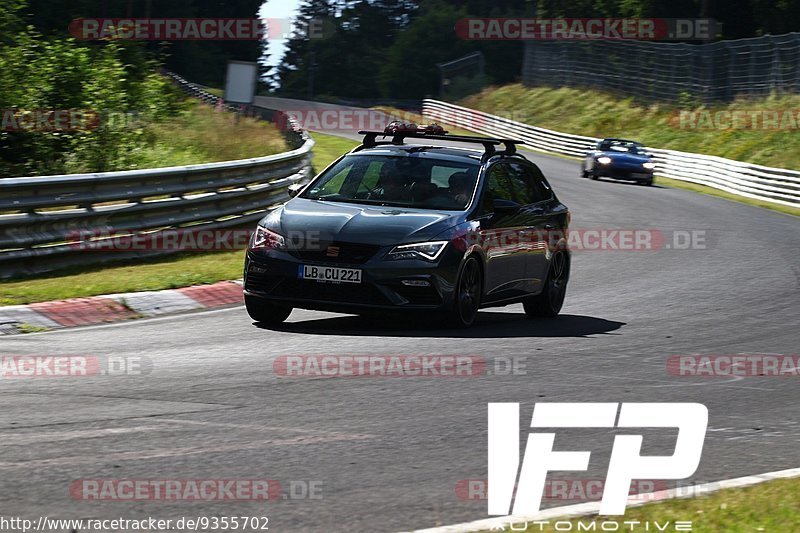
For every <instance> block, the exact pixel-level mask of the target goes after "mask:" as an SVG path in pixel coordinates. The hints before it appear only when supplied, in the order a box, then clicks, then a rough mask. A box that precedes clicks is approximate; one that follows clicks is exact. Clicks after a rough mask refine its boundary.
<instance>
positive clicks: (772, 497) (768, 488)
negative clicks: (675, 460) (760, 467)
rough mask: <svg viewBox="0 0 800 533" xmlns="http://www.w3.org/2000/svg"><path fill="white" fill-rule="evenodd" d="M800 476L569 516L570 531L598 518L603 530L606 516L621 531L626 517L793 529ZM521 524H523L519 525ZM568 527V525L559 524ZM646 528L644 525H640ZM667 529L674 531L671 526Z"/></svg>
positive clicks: (697, 528)
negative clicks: (615, 511)
mask: <svg viewBox="0 0 800 533" xmlns="http://www.w3.org/2000/svg"><path fill="white" fill-rule="evenodd" d="M798 494H800V479H784V480H777V481H769V482H766V483H762V484H759V485H754V486H752V487H747V488H743V489H730V490H724V491H719V492H715V493H712V494H710V495H707V496H701V497H697V498H691V499H680V500H667V501H664V502H659V503H651V504H647V505H643V506H641V507H629V508H628V509H627V511H626V512H625V515H624V516H620V517H596V516H593V517H585V518H581V519H574V520H569V521H570V522H572V529H571V531H578V525H577V524H578V522H579V521H580V522H581V523H582V524H584V525H589V524H590V523H591V522H593V521H597V522H598V524H597V526H596V527H597V529H596V531H601V527H600V523H602V521H603V520H609V519H611V520H612V521H616V522H619V523H620V531H622V530H623V529H625V527H626V526H625V525H624V524H622V522H623V521H631V520H639V521H641V522H644V521H650V527H651V530H654V529H655V526H654V525H653V522H654V521H658V523H659V524H662V526H663V524H664V523H665V522H667V521H670V523H671V524H674V523H675V521H688V520H691V521H692V531H694V532H695V533H707V532H708V533H710V532H718V531H726V532H734V533H745V532H748V533H749V532H758V531H765V532H776V533H777V532H781V533H783V532H786V533H788V532H790V531H800V500H799V499H798ZM550 522H551V523H550V524H549V525H548V526H544V527H542V529H540V527H539V525H533V524H531V525H530V526H529V527H528V529H527V531H530V532H533V531H536V532H539V531H546V532H552V531H555V529H554V528H553V524H554V523H555V520H551V521H550ZM519 527H521V526H519ZM560 527H561V528H562V529H563V530H567V528H566V526H565V525H562V526H560ZM625 530H626V531H627V529H625ZM638 530H639V531H644V526H643V525H641V526H639V529H638ZM667 530H668V531H674V528H673V527H669V528H668V529H667Z"/></svg>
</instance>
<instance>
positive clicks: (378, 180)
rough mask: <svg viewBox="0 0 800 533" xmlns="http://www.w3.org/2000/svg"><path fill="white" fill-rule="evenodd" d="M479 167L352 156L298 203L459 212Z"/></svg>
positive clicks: (408, 158) (421, 159)
mask: <svg viewBox="0 0 800 533" xmlns="http://www.w3.org/2000/svg"><path fill="white" fill-rule="evenodd" d="M479 168H480V167H479V165H478V164H476V163H471V162H466V161H449V160H445V159H432V158H427V157H415V156H376V155H357V154H353V155H348V156H346V157H344V158H343V159H342V160H341V161H339V162H338V163H337V164H336V165H334V166H333V167H331V168H330V169H328V170H327V171H326V172H325V173H323V174H322V175H321V176H319V178H317V180H316V181H315V182H314V183H313V184H312V185H311V187H310V188H308V189H307V190H306V191H305V193H304V194H303V195H302V198H308V199H310V200H325V201H329V202H352V203H364V204H375V205H391V206H397V207H413V208H417V209H445V210H449V211H463V210H464V209H466V208H467V206H468V205H469V202H470V200H471V199H472V194H473V191H474V190H475V184H476V182H477V178H478V169H479Z"/></svg>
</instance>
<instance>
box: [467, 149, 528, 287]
mask: <svg viewBox="0 0 800 533" xmlns="http://www.w3.org/2000/svg"><path fill="white" fill-rule="evenodd" d="M509 172H510V169H509V166H508V165H507V164H506V163H503V162H500V163H495V164H493V165H492V166H490V167H489V168H488V169H487V171H486V179H485V184H484V188H483V192H482V196H481V205H482V206H483V214H482V216H480V217H479V224H480V225H479V228H478V234H479V237H478V239H479V242H480V243H481V245H482V247H483V250H484V252H485V254H486V272H485V291H484V292H485V294H486V297H487V300H489V301H495V300H502V299H506V298H513V297H514V296H518V295H520V294H524V292H525V290H524V288H523V287H524V285H525V279H526V278H525V275H526V274H525V270H526V259H525V251H524V249H523V248H522V245H521V242H520V233H521V232H522V230H524V228H525V225H524V223H523V222H522V219H521V217H520V213H519V210H518V209H515V208H514V205H515V204H516V201H515V200H514V189H513V186H512V184H511V182H510V179H509ZM496 201H497V202H498V205H496V204H495V202H496ZM502 204H505V205H504V206H503V205H502Z"/></svg>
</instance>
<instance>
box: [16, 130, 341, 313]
mask: <svg viewBox="0 0 800 533" xmlns="http://www.w3.org/2000/svg"><path fill="white" fill-rule="evenodd" d="M314 140H315V141H316V143H317V144H316V145H315V147H314V165H315V166H316V168H317V169H319V170H321V169H322V168H324V167H325V166H327V165H328V164H329V163H331V162H332V161H333V160H334V159H336V158H337V157H339V155H341V154H342V153H343V152H346V151H347V150H350V149H351V148H352V147H353V146H356V144H357V143H356V142H354V141H350V140H347V139H342V138H340V137H333V136H330V135H322V134H316V133H315V134H314ZM243 265H244V251H242V250H237V251H232V252H215V253H205V254H184V255H181V256H172V257H170V258H167V259H163V258H162V259H150V260H138V261H136V262H129V263H124V264H118V265H111V266H99V267H94V268H81V269H71V270H69V271H64V272H59V273H55V274H52V275H48V276H45V277H38V278H24V279H18V280H9V281H1V282H0V305H17V304H29V303H34V302H45V301H50V300H61V299H65V298H79V297H85V296H96V295H100V294H110V293H118V292H137V291H148V290H161V289H174V288H179V287H188V286H190V285H199V284H203V283H214V282H217V281H222V280H229V279H239V278H241V277H242V267H243Z"/></svg>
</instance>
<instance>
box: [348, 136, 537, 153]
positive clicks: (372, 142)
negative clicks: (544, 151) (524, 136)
mask: <svg viewBox="0 0 800 533" xmlns="http://www.w3.org/2000/svg"><path fill="white" fill-rule="evenodd" d="M358 134H359V135H363V136H364V140H363V142H362V143H361V145H362V146H363V147H364V148H373V147H375V146H378V145H379V144H389V143H384V142H381V143H378V142H377V138H378V136H381V137H391V138H392V140H391V144H403V142H404V141H405V139H406V138H412V139H431V140H438V141H457V142H468V143H478V144H482V145H483V149H484V151H485V153H484V157H491V156H493V155H495V154H496V153H498V152H497V150H496V148H495V147H496V146H498V145H500V144H502V145H504V146H505V150H504V151H503V152H502V153H503V154H504V155H513V154H515V153H517V146H516V145H518V144H524V141H521V140H518V139H500V138H494V137H475V136H472V135H437V134H429V133H425V132H415V131H397V132H393V133H387V132H384V131H367V130H361V131H359V132H358Z"/></svg>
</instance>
